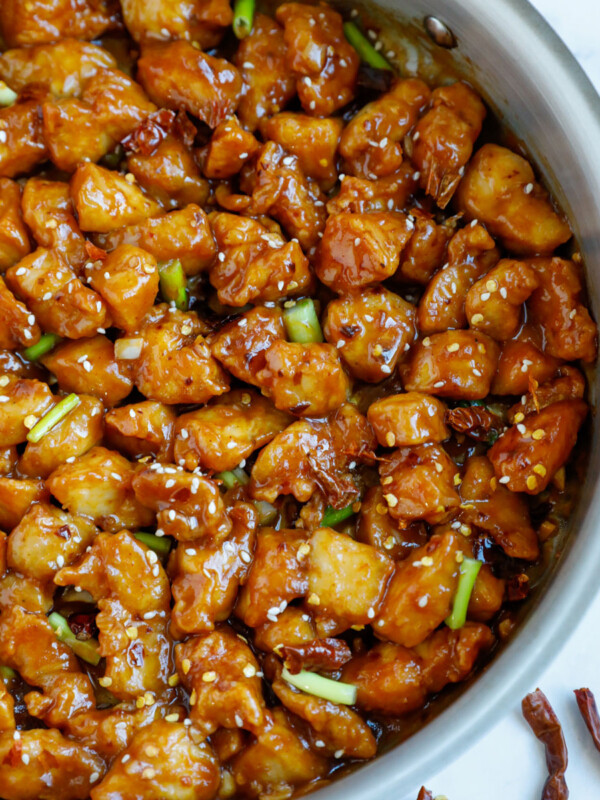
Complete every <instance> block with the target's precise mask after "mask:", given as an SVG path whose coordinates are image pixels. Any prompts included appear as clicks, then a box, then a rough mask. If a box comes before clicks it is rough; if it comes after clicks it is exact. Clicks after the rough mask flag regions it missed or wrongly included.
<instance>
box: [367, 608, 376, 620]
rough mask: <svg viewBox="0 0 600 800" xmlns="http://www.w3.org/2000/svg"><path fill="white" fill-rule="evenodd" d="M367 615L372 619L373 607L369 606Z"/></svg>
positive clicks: (373, 615)
mask: <svg viewBox="0 0 600 800" xmlns="http://www.w3.org/2000/svg"><path fill="white" fill-rule="evenodd" d="M367 617H368V618H369V619H374V617H375V609H374V608H369V609H368V610H367Z"/></svg>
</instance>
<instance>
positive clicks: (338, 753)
mask: <svg viewBox="0 0 600 800" xmlns="http://www.w3.org/2000/svg"><path fill="white" fill-rule="evenodd" d="M343 755H344V751H343V750H336V751H335V753H334V754H333V757H334V758H341V757H342V756H343Z"/></svg>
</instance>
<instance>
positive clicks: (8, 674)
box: [0, 665, 17, 681]
mask: <svg viewBox="0 0 600 800" xmlns="http://www.w3.org/2000/svg"><path fill="white" fill-rule="evenodd" d="M16 677H17V673H16V672H15V671H14V669H11V667H5V666H4V665H1V666H0V678H2V680H4V681H12V680H14V679H15V678H16Z"/></svg>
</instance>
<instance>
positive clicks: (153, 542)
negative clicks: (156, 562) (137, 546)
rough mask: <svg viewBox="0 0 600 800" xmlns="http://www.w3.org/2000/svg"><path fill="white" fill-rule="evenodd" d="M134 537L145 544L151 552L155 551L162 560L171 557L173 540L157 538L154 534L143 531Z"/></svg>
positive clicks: (165, 537) (167, 537) (162, 537)
mask: <svg viewBox="0 0 600 800" xmlns="http://www.w3.org/2000/svg"><path fill="white" fill-rule="evenodd" d="M133 535H134V537H135V538H136V539H137V540H138V542H141V543H142V544H145V545H146V547H149V548H150V550H154V552H155V553H156V554H157V555H158V556H160V557H161V558H163V557H164V556H168V555H169V551H170V549H171V539H170V537H169V536H155V535H154V534H153V533H144V532H143V531H142V532H140V533H134V534H133Z"/></svg>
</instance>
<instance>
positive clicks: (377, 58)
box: [344, 22, 392, 70]
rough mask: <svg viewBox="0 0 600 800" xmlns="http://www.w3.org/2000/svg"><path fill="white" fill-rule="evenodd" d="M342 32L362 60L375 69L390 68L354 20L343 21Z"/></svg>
mask: <svg viewBox="0 0 600 800" xmlns="http://www.w3.org/2000/svg"><path fill="white" fill-rule="evenodd" d="M344 33H345V34H346V39H347V40H348V41H349V42H350V44H351V45H352V47H353V48H354V49H355V50H356V52H357V53H358V55H359V56H360V57H361V59H362V61H364V62H365V63H366V64H369V65H370V66H371V67H375V68H376V69H389V70H391V69H392V66H391V64H389V63H388V62H387V61H386V59H385V58H384V57H383V56H382V55H381V53H379V52H378V51H377V50H375V48H374V47H373V45H372V44H371V42H370V41H369V40H368V39H367V37H366V36H365V35H364V33H363V32H362V31H361V30H360V28H359V27H358V26H357V25H356V24H355V23H354V22H344Z"/></svg>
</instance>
